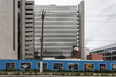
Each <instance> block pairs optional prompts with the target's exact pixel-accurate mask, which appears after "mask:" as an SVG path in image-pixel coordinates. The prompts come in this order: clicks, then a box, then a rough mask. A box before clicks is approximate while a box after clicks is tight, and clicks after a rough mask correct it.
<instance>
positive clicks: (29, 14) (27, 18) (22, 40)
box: [18, 0, 34, 60]
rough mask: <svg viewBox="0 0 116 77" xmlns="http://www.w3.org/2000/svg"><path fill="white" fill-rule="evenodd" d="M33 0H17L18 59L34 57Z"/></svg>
mask: <svg viewBox="0 0 116 77" xmlns="http://www.w3.org/2000/svg"><path fill="white" fill-rule="evenodd" d="M33 17H34V1H32V0H31V1H28V0H18V51H19V52H18V55H19V56H18V59H21V60H25V59H26V60H33V59H34V42H33V41H34V32H33V31H34V23H33V22H34V19H33Z"/></svg>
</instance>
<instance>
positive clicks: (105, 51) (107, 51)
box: [89, 43, 116, 61]
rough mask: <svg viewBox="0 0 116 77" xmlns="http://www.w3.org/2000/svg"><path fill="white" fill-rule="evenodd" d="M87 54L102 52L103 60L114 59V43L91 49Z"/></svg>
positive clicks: (115, 55)
mask: <svg viewBox="0 0 116 77" xmlns="http://www.w3.org/2000/svg"><path fill="white" fill-rule="evenodd" d="M89 54H90V55H92V54H102V55H103V60H105V61H111V60H116V43H114V44H110V45H107V46H103V47H100V48H96V49H93V50H91V51H90V53H89Z"/></svg>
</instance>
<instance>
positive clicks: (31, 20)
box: [25, 19, 33, 22]
mask: <svg viewBox="0 0 116 77" xmlns="http://www.w3.org/2000/svg"><path fill="white" fill-rule="evenodd" d="M25 22H33V19H30V20H25Z"/></svg>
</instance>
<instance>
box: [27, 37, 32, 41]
mask: <svg viewBox="0 0 116 77" xmlns="http://www.w3.org/2000/svg"><path fill="white" fill-rule="evenodd" d="M25 40H33V37H25Z"/></svg>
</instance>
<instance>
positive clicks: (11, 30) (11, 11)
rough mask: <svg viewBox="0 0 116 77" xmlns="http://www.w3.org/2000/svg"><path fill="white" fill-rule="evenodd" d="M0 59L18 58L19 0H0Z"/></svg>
mask: <svg viewBox="0 0 116 77" xmlns="http://www.w3.org/2000/svg"><path fill="white" fill-rule="evenodd" d="M0 53H1V54H0V59H17V58H18V56H17V55H18V54H17V1H16V0H0Z"/></svg>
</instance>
